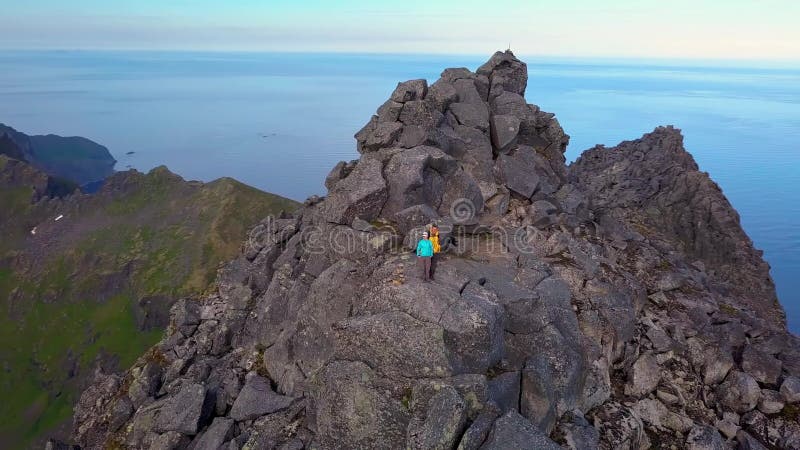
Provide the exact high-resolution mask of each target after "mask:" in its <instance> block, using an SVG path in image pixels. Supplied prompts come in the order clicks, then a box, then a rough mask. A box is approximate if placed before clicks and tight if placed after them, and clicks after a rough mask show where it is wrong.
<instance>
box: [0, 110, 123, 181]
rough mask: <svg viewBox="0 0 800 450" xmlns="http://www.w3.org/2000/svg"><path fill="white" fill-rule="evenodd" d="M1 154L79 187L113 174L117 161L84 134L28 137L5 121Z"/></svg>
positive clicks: (0, 126) (0, 133)
mask: <svg viewBox="0 0 800 450" xmlns="http://www.w3.org/2000/svg"><path fill="white" fill-rule="evenodd" d="M12 144H13V145H12ZM0 154H4V155H6V156H9V157H11V158H15V159H20V160H23V161H26V162H28V163H30V164H31V165H33V166H34V167H36V168H37V169H39V170H41V171H42V172H45V173H47V174H48V175H51V176H54V177H58V178H63V179H65V180H69V181H71V182H73V183H76V184H77V185H80V186H83V185H86V184H88V183H92V182H96V181H99V180H102V179H104V178H106V177H108V176H110V175H111V174H113V173H114V165H115V164H116V163H117V160H116V159H114V157H113V156H112V155H111V152H109V151H108V149H107V148H106V147H104V146H102V145H100V144H98V143H96V142H94V141H91V140H89V139H86V138H84V137H77V136H71V137H63V136H58V135H55V134H48V135H34V136H29V135H27V134H25V133H22V132H20V131H17V130H15V129H14V128H12V127H10V126H8V125H5V124H2V123H0Z"/></svg>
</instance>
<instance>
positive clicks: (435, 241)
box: [430, 223, 442, 280]
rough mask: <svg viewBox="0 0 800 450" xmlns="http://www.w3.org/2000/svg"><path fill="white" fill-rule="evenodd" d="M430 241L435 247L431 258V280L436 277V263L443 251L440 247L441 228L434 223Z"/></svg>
mask: <svg viewBox="0 0 800 450" xmlns="http://www.w3.org/2000/svg"><path fill="white" fill-rule="evenodd" d="M430 241H431V245H432V246H433V257H432V258H431V280H432V279H433V278H434V277H435V276H436V263H437V262H438V259H439V257H438V256H437V255H438V254H439V252H441V251H442V246H441V245H439V227H438V226H436V224H435V223H434V224H433V225H431V231H430Z"/></svg>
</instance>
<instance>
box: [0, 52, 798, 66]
mask: <svg viewBox="0 0 800 450" xmlns="http://www.w3.org/2000/svg"><path fill="white" fill-rule="evenodd" d="M511 50H512V52H513V49H511ZM496 51H504V50H496ZM26 52H27V53H69V52H74V53H78V52H94V53H100V52H109V53H110V52H120V53H197V54H203V53H205V54H292V55H304V54H306V55H351V56H425V57H453V58H455V57H475V58H488V57H490V56H491V54H493V53H491V54H489V55H488V56H487V55H482V54H480V53H477V52H460V51H453V52H435V51H430V52H418V51H396V50H395V51H384V52H379V51H369V50H365V51H353V50H281V49H236V48H225V49H215V48H179V47H175V48H139V47H116V48H102V47H100V48H93V47H76V48H63V47H31V48H24V47H8V48H3V47H0V53H26ZM514 55H515V56H517V57H518V58H520V59H522V60H526V59H544V60H548V59H550V60H564V61H568V60H583V61H605V62H610V61H616V62H640V63H641V62H649V63H659V62H662V63H667V62H668V63H671V64H675V63H689V64H697V65H700V66H711V65H714V64H724V65H731V64H742V63H751V64H752V63H757V64H762V65H768V66H770V67H769V68H797V69H800V58H796V59H789V58H726V57H716V56H715V57H701V56H683V57H674V56H633V55H588V54H572V55H564V54H541V53H540V54H533V53H523V52H520V53H516V52H515V53H514ZM776 66H780V67H776ZM786 66H788V67H786ZM745 67H747V66H745Z"/></svg>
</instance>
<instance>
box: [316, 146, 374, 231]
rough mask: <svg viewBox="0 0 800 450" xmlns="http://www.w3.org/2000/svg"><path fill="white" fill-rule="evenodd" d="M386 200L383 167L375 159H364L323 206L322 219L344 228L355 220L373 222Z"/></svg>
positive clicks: (341, 182) (336, 187)
mask: <svg viewBox="0 0 800 450" xmlns="http://www.w3.org/2000/svg"><path fill="white" fill-rule="evenodd" d="M387 198H388V191H387V186H386V181H384V179H383V164H382V163H381V161H380V160H379V159H376V158H366V159H362V160H361V161H359V162H358V164H357V165H356V167H355V168H354V169H353V171H352V172H351V173H350V174H349V175H348V176H347V178H345V179H343V180H341V181H339V182H338V183H336V186H334V188H333V189H332V190H331V192H330V194H329V195H328V198H326V199H325V202H324V203H323V205H324V206H323V208H322V211H323V216H324V218H325V220H327V221H328V222H333V223H339V224H345V225H350V224H351V223H353V219H355V218H356V217H358V218H360V219H364V220H366V221H371V220H373V219H375V218H376V217H378V214H379V213H380V212H381V209H382V208H383V205H384V203H385V202H386V200H387Z"/></svg>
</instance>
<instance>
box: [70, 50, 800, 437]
mask: <svg viewBox="0 0 800 450" xmlns="http://www.w3.org/2000/svg"><path fill="white" fill-rule="evenodd" d="M527 82H528V73H527V67H526V65H525V64H524V63H523V62H521V61H519V60H518V59H517V58H515V57H514V55H513V54H512V53H511V52H498V53H496V54H495V55H494V56H492V57H491V59H490V60H489V61H488V62H487V63H486V64H484V65H483V66H481V67H480V68H478V70H477V71H476V72H474V73H473V72H471V71H469V70H467V69H463V68H462V69H447V70H445V71H444V72H443V73H442V76H441V78H440V79H439V80H437V81H436V82H435V83H433V84H431V85H428V84H427V82H426V81H425V80H412V81H407V82H404V83H400V84H399V85H398V86H397V89H395V91H394V92H393V93H392V95H391V97H390V99H389V100H387V101H386V103H384V104H383V105H381V107H380V108H379V109H378V110H377V113H376V114H375V115H374V116H373V117H372V118H371V119H370V121H369V122H368V123H367V125H366V126H365V127H364V128H363V129H362V130H361V131H359V132H358V133H357V135H356V139H357V141H358V150H359V152H360V153H361V157H360V158H359V159H358V160H357V161H350V162H341V163H339V164H337V165H336V167H334V168H333V170H332V171H331V173H330V175H329V176H328V178H327V180H326V186H327V187H328V190H329V192H328V195H327V196H326V197H324V198H317V197H312V198H310V199H309V200H308V201H307V202H306V205H305V206H304V207H303V208H301V209H300V210H299V211H297V212H296V213H295V214H293V215H291V216H284V217H280V218H268V219H265V220H264V221H263V222H262V223H261V224H259V225H258V226H256V227H255V228H254V229H252V230H251V231H250V234H249V238H248V239H247V241H246V242H245V243H244V245H243V248H242V252H241V254H240V256H239V257H238V258H236V259H234V260H233V261H230V262H229V263H227V264H226V265H225V266H224V267H223V268H222V269H221V270H220V271H219V273H218V276H217V280H216V287H215V289H213V291H212V292H210V293H208V294H207V295H205V296H202V297H198V298H194V297H193V298H185V299H183V300H181V301H179V302H178V303H176V305H175V306H174V307H173V309H172V311H171V324H170V327H169V329H168V331H167V333H166V334H165V336H164V337H163V339H162V340H161V341H160V342H159V343H158V344H157V345H156V346H154V347H153V348H152V349H151V350H150V351H148V353H147V354H146V355H144V356H143V357H141V358H140V359H139V360H138V361H137V362H136V364H135V365H134V366H133V367H132V368H131V369H130V370H129V371H128V372H126V373H125V374H124V375H113V374H105V373H103V372H101V371H98V372H97V373H96V376H95V382H94V384H93V385H92V386H91V387H90V388H89V389H88V390H86V391H85V392H84V394H83V395H82V397H81V400H80V402H79V404H78V406H77V407H76V408H75V417H74V429H73V438H74V441H75V442H76V443H77V444H79V445H80V446H82V447H84V448H103V447H111V448H118V447H123V448H157V449H172V448H193V449H218V448H224V449H241V448H248V449H256V448H257V449H304V448H318V449H338V448H347V449H356V448H365V449H366V448H370V449H372V448H376V449H383V448H385V449H395V448H414V449H455V448H457V449H465V450H466V449H551V448H552V449H558V448H571V449H594V448H602V449H645V448H676V449H682V448H686V449H725V448H745V449H760V448H800V424H798V408H799V407H800V405H798V401H800V379H799V378H798V376H799V375H800V341H799V340H798V338H797V337H796V336H793V335H791V334H789V333H788V332H787V331H786V327H785V323H784V316H783V311H782V309H781V307H780V305H779V304H778V303H777V299H776V295H775V290H774V286H773V284H772V281H771V279H770V277H769V273H768V266H767V264H766V263H765V262H764V261H763V260H762V259H761V255H760V253H759V252H758V251H757V250H755V249H754V248H753V245H752V243H751V242H750V240H749V239H748V238H747V236H746V235H745V234H744V232H743V231H742V229H741V227H740V225H739V221H738V216H737V214H736V212H735V211H734V210H733V209H732V208H731V206H730V204H729V203H728V202H727V201H726V200H725V198H724V196H723V195H722V193H721V191H720V190H719V188H718V187H717V186H716V185H715V184H714V183H713V182H712V181H711V180H710V178H709V177H708V176H707V175H706V174H704V173H701V172H699V170H698V168H697V165H696V164H695V162H694V161H693V159H692V157H691V156H690V155H689V154H688V153H687V152H686V151H685V149H684V148H683V144H682V137H681V135H680V132H679V130H677V129H674V128H671V127H659V128H657V129H655V130H654V131H653V132H652V133H649V134H647V135H645V136H643V137H642V138H641V139H639V140H636V141H632V142H625V143H622V144H620V145H619V146H618V147H615V148H608V149H607V148H594V149H591V150H589V151H587V152H586V153H584V155H583V156H582V157H581V158H580V159H579V160H578V161H576V162H575V163H574V164H572V165H571V166H569V167H568V166H567V165H566V164H565V159H564V156H563V152H564V150H565V148H566V146H567V144H568V141H569V137H568V136H567V135H566V134H565V133H564V132H563V130H562V129H561V127H560V125H559V123H558V121H557V120H556V119H555V117H554V115H553V114H551V113H547V112H544V111H541V110H540V109H539V108H538V107H536V106H535V105H530V104H527V102H526V100H525V98H524V94H525V88H526V85H527ZM432 222H436V223H437V224H438V225H439V227H440V229H441V230H442V241H443V242H446V243H447V248H446V250H445V252H444V253H443V254H441V255H439V256H438V258H437V259H438V260H437V263H436V269H435V274H434V278H435V279H434V281H433V282H430V283H426V282H422V281H421V280H420V279H419V277H418V275H417V268H416V266H415V261H414V257H413V254H412V253H411V252H410V249H411V248H413V247H414V244H415V243H416V241H417V239H418V237H419V235H420V233H421V231H422V230H424V229H425V227H426V226H427V225H428V224H430V223H432Z"/></svg>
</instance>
